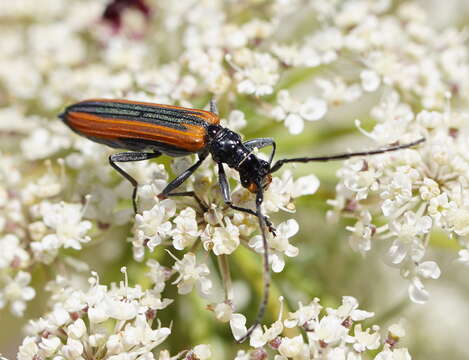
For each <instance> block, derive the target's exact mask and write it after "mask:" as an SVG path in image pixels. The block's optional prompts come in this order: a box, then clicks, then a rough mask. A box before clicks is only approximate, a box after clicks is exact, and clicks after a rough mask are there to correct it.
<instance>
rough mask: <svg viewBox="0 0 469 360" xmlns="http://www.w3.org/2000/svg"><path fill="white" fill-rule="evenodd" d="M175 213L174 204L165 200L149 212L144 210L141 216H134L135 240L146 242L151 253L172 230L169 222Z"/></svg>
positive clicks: (169, 200)
mask: <svg viewBox="0 0 469 360" xmlns="http://www.w3.org/2000/svg"><path fill="white" fill-rule="evenodd" d="M175 212H176V203H175V202H174V201H173V200H171V199H165V200H163V201H161V202H159V203H157V204H155V206H153V208H152V209H151V210H148V211H147V210H144V211H143V213H142V215H140V214H137V215H135V227H136V231H135V233H136V238H137V240H138V241H139V242H143V241H146V242H147V246H148V248H149V249H150V250H151V251H153V250H154V248H155V247H156V246H158V245H159V244H161V241H162V240H163V238H165V237H166V236H168V235H169V234H170V232H171V229H172V224H171V222H170V221H169V219H170V218H171V217H173V216H174V214H175Z"/></svg>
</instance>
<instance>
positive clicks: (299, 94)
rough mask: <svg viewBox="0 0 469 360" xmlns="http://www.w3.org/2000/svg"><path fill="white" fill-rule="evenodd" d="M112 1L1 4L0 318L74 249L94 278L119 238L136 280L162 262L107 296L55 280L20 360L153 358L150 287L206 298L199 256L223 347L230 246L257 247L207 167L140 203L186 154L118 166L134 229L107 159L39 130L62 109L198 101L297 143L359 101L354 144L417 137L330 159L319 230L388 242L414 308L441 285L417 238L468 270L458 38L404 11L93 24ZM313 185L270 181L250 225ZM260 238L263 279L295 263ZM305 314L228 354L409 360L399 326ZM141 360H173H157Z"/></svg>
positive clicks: (156, 293)
mask: <svg viewBox="0 0 469 360" xmlns="http://www.w3.org/2000/svg"><path fill="white" fill-rule="evenodd" d="M111 2H113V1H112V0H99V1H96V0H69V1H67V2H64V1H61V0H18V1H4V2H1V3H0V33H1V34H2V36H1V40H0V88H1V89H2V91H1V94H0V137H1V140H0V152H1V153H0V249H1V251H0V308H4V307H9V308H10V311H11V312H12V313H13V314H15V315H16V316H22V315H23V313H24V310H25V307H26V302H28V301H30V300H31V299H33V298H34V297H35V294H36V292H38V291H40V288H41V287H42V286H41V284H39V282H40V280H37V282H36V279H35V276H34V271H35V269H37V268H41V269H43V268H47V270H50V271H46V272H47V273H54V274H55V273H58V272H59V271H60V273H61V274H62V273H63V274H64V275H67V276H70V277H72V276H73V275H76V270H77V269H76V267H77V266H78V265H77V262H76V259H75V258H74V256H75V254H77V253H78V252H82V250H83V248H84V247H85V246H86V247H94V246H98V245H99V246H101V245H102V246H103V248H104V249H106V251H99V252H98V251H96V252H94V253H93V255H96V256H97V257H98V256H99V260H98V261H101V260H102V263H103V265H104V266H107V264H108V263H107V262H106V261H109V260H111V259H112V260H119V261H129V259H128V258H125V260H124V257H123V256H121V255H122V254H123V253H124V252H125V249H124V246H125V245H126V244H125V241H118V240H123V239H125V238H127V239H128V242H129V243H131V245H132V250H133V257H134V259H135V260H137V261H138V263H135V262H133V263H132V265H133V266H135V267H139V266H143V262H144V260H147V259H148V258H153V257H156V256H159V254H160V253H163V254H164V255H163V256H166V259H167V260H169V261H172V260H171V259H173V260H174V262H173V263H172V264H171V265H168V268H165V267H163V266H161V265H160V264H159V263H157V262H156V261H152V260H150V261H147V262H146V264H147V265H148V266H149V267H150V268H151V271H150V273H149V275H150V278H151V279H152V280H151V282H152V285H151V286H152V287H151V289H149V290H143V289H142V288H140V287H139V286H138V285H137V286H136V287H134V288H131V287H129V286H128V285H127V284H124V285H121V286H114V287H111V288H107V287H105V286H103V285H100V284H99V282H98V280H97V278H96V277H95V278H94V280H93V281H92V284H91V287H90V288H89V289H88V290H86V291H81V290H76V289H74V288H73V287H71V286H70V285H69V284H68V283H67V282H63V280H60V281H59V282H57V283H56V285H55V286H56V287H55V290H56V291H55V293H56V294H55V295H54V297H53V304H52V306H53V307H52V310H51V311H50V313H48V314H46V315H45V316H44V317H43V318H42V319H41V320H38V321H36V322H34V323H32V325H31V326H30V328H29V336H28V337H27V338H26V339H25V340H24V343H23V345H22V347H21V349H20V358H22V359H23V358H24V359H26V358H34V359H39V358H48V357H57V358H73V359H78V358H82V357H83V358H91V357H94V358H96V359H99V358H104V357H108V358H109V357H112V356H114V358H115V359H117V358H125V357H124V355H122V356H121V354H125V355H127V358H133V359H136V358H139V359H151V358H152V357H153V355H151V354H152V353H151V351H152V349H154V348H155V347H156V346H158V345H159V344H160V343H161V342H162V341H164V339H165V338H166V337H168V336H169V333H170V329H169V325H168V327H162V326H161V325H158V326H157V327H155V326H152V321H153V319H155V312H156V311H157V310H160V309H164V308H165V307H166V306H168V305H169V302H170V301H172V300H168V299H163V298H161V293H162V291H163V290H164V288H165V281H167V280H168V279H170V278H171V277H172V276H174V279H173V284H174V285H176V286H177V291H178V294H180V295H184V294H188V293H190V292H192V291H193V289H197V291H198V293H199V294H200V296H203V297H209V296H213V297H215V298H216V297H218V298H220V297H221V296H220V294H216V290H217V288H219V287H218V285H219V283H220V281H219V279H218V278H217V274H216V273H215V272H214V271H211V270H212V269H211V267H210V265H211V263H210V262H209V261H206V260H207V259H211V258H212V257H213V258H216V259H217V261H218V262H219V264H218V265H219V267H220V273H221V275H222V276H221V277H222V281H221V282H223V284H222V285H223V287H224V288H225V301H224V302H218V303H216V304H215V305H213V306H212V305H211V306H210V307H211V310H213V311H214V313H215V316H216V318H217V319H218V320H220V321H225V322H230V324H231V326H232V328H233V329H235V330H233V332H234V333H235V336H236V337H237V338H239V337H240V336H242V335H243V333H245V331H246V327H245V322H246V319H245V318H243V316H242V315H241V314H237V313H233V310H234V309H233V306H232V303H234V301H233V300H236V299H234V298H233V297H234V292H233V289H232V288H230V286H231V278H230V277H229V273H230V271H229V270H230V269H229V268H228V263H229V261H227V259H226V257H227V256H228V255H232V254H233V253H234V252H235V251H237V250H238V248H239V247H240V246H244V247H246V248H247V249H250V250H252V251H254V252H257V253H262V252H263V247H262V239H261V237H260V236H259V235H258V234H259V224H258V222H257V220H256V218H255V217H254V216H251V215H248V214H246V213H242V212H238V211H234V210H232V209H231V208H229V207H228V206H226V204H224V202H223V199H222V197H221V195H220V191H219V184H218V182H217V177H218V175H217V171H216V169H215V168H214V166H213V163H211V162H210V160H207V161H206V162H205V163H204V164H203V165H202V166H201V167H200V168H199V169H198V170H197V172H196V173H195V174H194V175H193V176H192V177H191V178H190V179H189V180H188V181H187V182H186V183H184V185H183V186H182V187H181V189H180V190H181V191H193V192H194V193H195V194H196V196H197V199H193V198H190V197H177V198H170V199H166V200H161V201H160V200H158V199H157V197H156V196H157V195H158V194H159V193H160V192H161V190H162V189H163V188H164V186H165V185H166V184H167V183H168V181H169V179H170V178H173V177H174V176H175V175H176V174H179V173H181V171H182V170H185V169H187V168H188V166H190V165H191V161H190V159H188V158H184V159H175V160H173V162H172V166H173V169H172V170H171V169H170V168H169V166H168V167H165V166H164V165H161V164H158V163H157V162H144V163H132V164H123V165H122V166H123V167H124V168H125V169H126V171H128V172H129V173H130V174H131V175H132V176H133V177H134V178H135V179H136V180H137V181H138V183H139V184H140V186H139V188H138V195H139V196H138V197H139V199H138V207H139V214H137V215H136V216H135V217H133V216H132V210H131V207H130V200H129V199H130V193H131V188H130V185H129V184H128V182H127V181H126V180H125V179H122V178H121V177H119V175H118V174H116V173H115V172H114V171H113V169H111V168H110V167H109V166H107V165H108V164H107V156H108V155H109V154H110V153H111V150H110V149H106V147H105V146H102V145H100V144H96V143H93V142H91V141H89V140H88V139H84V138H79V137H77V136H73V135H72V134H71V132H70V130H69V129H68V128H67V127H66V126H64V125H63V124H62V123H61V121H60V120H58V119H57V114H59V113H60V112H61V111H62V110H63V108H64V107H65V106H66V105H69V104H71V103H74V102H77V101H79V100H83V99H87V98H103V97H107V98H128V99H134V100H141V101H151V102H156V103H169V104H176V105H181V106H186V107H203V106H205V105H207V103H208V100H209V98H210V97H212V96H214V97H215V98H216V99H217V100H218V103H219V107H220V109H221V114H222V116H223V117H225V118H226V119H222V124H223V125H227V126H229V127H230V128H231V129H233V130H235V131H238V130H240V129H243V127H244V126H245V125H246V123H247V122H246V120H245V117H246V118H247V119H248V120H249V122H250V124H252V128H248V129H247V130H248V131H252V132H251V134H253V133H256V130H253V129H255V128H256V126H257V127H258V128H257V129H259V127H260V126H262V127H264V125H266V128H267V126H269V125H272V127H274V126H275V122H274V121H275V120H277V121H280V122H282V123H283V125H284V126H285V127H286V128H287V129H288V132H289V134H288V135H290V134H300V133H304V132H305V131H306V129H307V127H308V126H313V125H316V124H320V122H317V123H315V124H311V123H309V122H313V121H318V120H321V119H324V118H325V117H326V116H327V115H328V114H329V113H330V112H332V111H335V110H340V109H341V106H343V105H344V106H347V107H348V106H351V105H352V103H354V102H355V101H356V100H360V103H361V101H362V100H370V99H372V100H373V99H374V101H376V102H377V104H376V105H375V106H373V108H372V109H371V111H369V114H365V113H364V112H366V110H365V111H364V112H362V114H363V116H364V117H367V118H370V117H371V118H373V119H376V121H377V125H376V126H375V127H374V129H373V130H372V131H371V132H366V131H364V130H363V129H360V130H362V132H363V133H364V134H365V135H367V136H369V137H370V138H372V139H373V140H374V141H375V142H376V143H377V144H378V145H379V146H384V145H387V144H390V143H395V142H399V143H405V142H409V141H413V140H416V139H418V138H420V137H425V138H426V142H425V143H424V144H423V145H421V146H420V147H419V148H416V149H408V150H405V151H400V152H396V153H390V154H382V155H379V156H375V157H369V158H366V159H365V160H364V159H354V160H350V161H348V162H347V163H346V164H345V165H344V167H343V168H342V169H341V170H340V171H339V173H338V175H339V178H340V182H339V185H338V186H337V196H336V198H335V199H334V200H331V201H330V204H331V205H332V206H333V209H332V210H331V211H330V213H329V217H330V218H337V217H339V216H341V215H345V216H349V217H352V218H353V219H354V221H355V223H354V224H352V225H351V226H349V227H348V229H349V230H350V231H351V233H352V234H351V237H350V242H351V244H352V247H353V248H354V249H357V250H358V251H361V252H363V253H364V252H367V251H368V250H370V248H371V247H372V244H373V240H375V239H383V240H384V241H386V242H387V254H388V260H389V262H390V263H391V264H392V265H393V266H397V267H399V268H400V269H401V274H402V275H403V276H404V277H405V278H407V279H409V281H410V283H411V285H410V287H409V289H410V296H411V298H412V299H413V300H414V301H416V302H424V301H425V300H426V299H427V298H428V293H427V291H426V290H425V288H424V287H423V280H425V279H429V278H433V279H434V278H438V277H439V275H440V270H439V267H438V265H437V264H436V263H435V262H433V261H431V260H427V259H426V250H427V248H428V246H429V243H430V237H431V233H432V231H433V230H440V231H441V232H443V233H444V234H446V235H448V236H451V237H453V238H456V239H457V240H458V241H460V244H461V247H462V250H461V251H460V261H461V262H463V263H465V264H466V265H469V245H468V244H469V242H467V238H468V234H469V201H468V200H467V199H469V157H468V151H467V149H468V146H467V141H465V140H466V139H467V135H468V125H467V124H468V121H467V120H468V119H467V116H465V115H464V114H463V112H464V106H465V103H464V101H465V99H467V98H469V65H468V63H469V61H468V60H469V50H468V49H467V35H466V34H465V33H464V32H460V31H457V30H455V29H446V30H444V31H440V30H435V29H434V28H433V27H432V26H431V25H432V24H431V19H429V18H428V15H427V14H426V12H425V10H424V9H422V8H421V7H420V6H419V5H418V4H417V3H416V2H414V1H405V2H393V1H392V0H380V1H374V0H347V1H329V0H317V1H309V2H304V1H300V0H276V1H260V2H259V1H244V2H233V1H229V2H226V1H222V0H213V1H197V0H178V1H160V2H158V3H157V4H156V3H155V2H152V1H150V0H148V1H144V0H135V1H124V2H122V3H126V4H129V3H134V5H136V4H137V3H139V2H140V3H145V4H146V6H148V7H149V8H151V9H152V10H154V11H152V12H151V16H150V15H149V14H148V13H146V14H143V13H142V11H140V12H139V10H138V6H133V7H132V6H130V5H129V8H128V9H125V6H121V10H119V11H122V14H119V15H118V16H119V22H121V24H120V25H119V26H117V27H114V28H112V27H110V26H108V24H106V23H105V22H104V21H102V18H103V12H104V11H105V8H106V6H107V5H109V3H111ZM114 2H119V1H117V0H115V1H114ZM259 14H262V16H261V15H259ZM300 15H302V16H304V17H305V18H307V19H308V24H304V23H303V20H301V19H300V17H301V16H300ZM168 34H171V37H168ZM297 85H298V86H297ZM363 102H364V103H365V102H366V101H363ZM450 103H451V104H450ZM450 105H451V106H450ZM235 109H242V110H243V111H244V112H242V111H240V110H235ZM451 109H453V110H451ZM230 111H231V112H230ZM269 121H270V123H269ZM259 124H260V125H259ZM248 131H246V133H247V132H248ZM258 136H269V134H264V133H263V134H262V135H258ZM259 156H262V154H259ZM158 161H159V160H158ZM162 161H163V162H164V161H166V160H164V158H163V160H162ZM226 170H227V172H228V175H229V177H230V179H233V181H232V182H230V185H231V186H232V188H233V191H232V199H233V203H234V204H235V205H238V206H243V207H248V208H254V199H253V196H252V194H251V193H249V192H248V191H247V190H246V189H244V188H242V187H241V186H240V184H239V181H238V178H237V174H236V172H235V171H233V170H231V169H226ZM318 186H319V181H318V179H317V178H316V177H315V176H313V175H309V176H303V177H299V178H296V177H295V176H293V175H292V173H291V172H289V171H288V170H286V171H284V172H283V173H282V174H280V175H279V176H276V177H274V178H273V180H272V184H271V185H270V187H269V189H268V190H267V191H266V192H265V198H264V203H263V205H262V206H263V211H264V213H265V214H266V215H268V216H271V215H272V214H274V213H277V212H279V211H280V210H281V211H283V212H287V213H293V212H294V211H295V205H294V199H295V198H297V197H299V196H302V195H307V194H313V193H315V192H316V190H317V188H318ZM130 224H132V225H133V227H132V230H131V231H132V233H131V234H130V231H129V230H130V226H131V225H130ZM274 225H275V227H276V229H277V236H276V237H273V236H272V235H271V234H268V239H267V240H268V246H269V252H270V257H269V261H270V267H271V269H272V270H273V271H274V272H281V271H282V270H283V269H284V267H285V258H286V257H295V256H297V255H299V252H300V251H299V248H297V247H296V246H294V245H293V244H291V241H292V237H293V236H294V235H295V234H297V233H298V232H299V231H300V229H299V225H298V223H297V222H296V220H295V219H293V218H290V219H285V220H284V221H283V222H281V223H279V224H274ZM119 237H120V238H119ZM116 238H117V239H116ZM110 241H113V242H112V243H111V245H106V244H109V243H110ZM384 241H383V242H384ZM103 244H104V245H103ZM105 245H106V246H107V247H105ZM127 245H128V244H127ZM167 248H169V249H167ZM100 249H101V248H100ZM109 249H111V250H112V251H111V250H110V251H107V250H109ZM163 249H165V250H169V251H168V253H166V252H164V251H161V250H163ZM98 253H99V254H98ZM119 256H121V258H119ZM259 258H260V257H259ZM230 260H231V259H230ZM74 261H75V263H74ZM115 263H118V261H116V262H115ZM71 264H72V266H70V265H71ZM73 264H74V265H73ZM73 267H75V268H73ZM62 282H63V283H62ZM59 283H60V284H61V285H59ZM51 286H52V285H51ZM61 287H63V288H64V289H63V290H60V288H61ZM220 287H221V286H220ZM346 309H349V310H346ZM320 312H321V308H320V306H319V304H318V303H317V302H316V301H315V302H313V303H312V304H311V305H308V306H302V305H300V310H298V312H297V313H295V314H297V315H290V316H289V317H288V318H287V319H286V320H285V321H283V322H282V321H281V320H279V321H278V322H276V323H274V325H273V326H272V327H271V328H269V329H267V330H261V329H258V330H256V332H255V333H254V335H253V336H252V337H251V339H250V341H251V345H252V346H254V347H256V348H258V349H256V350H254V351H251V352H249V353H245V354H241V353H240V354H239V355H238V358H239V359H242V358H243V356H244V357H247V356H251V357H252V358H259V359H262V358H263V356H264V352H263V351H264V350H263V348H264V346H265V345H267V344H268V345H270V346H271V347H272V348H273V349H274V350H275V351H276V352H277V354H276V359H277V360H280V359H285V358H295V359H302V358H308V356H313V357H323V358H326V357H328V358H347V359H359V358H361V355H362V354H363V353H364V352H366V351H368V350H375V351H378V350H377V349H382V350H381V352H380V354H379V355H377V356H378V357H377V358H378V359H380V360H381V359H392V358H402V359H407V358H408V357H409V355H408V353H407V352H406V351H405V350H401V349H397V348H395V346H394V345H395V344H394V342H393V341H394V340H392V339H395V338H397V337H399V336H400V335H399V334H397V333H398V332H399V331H397V330H396V331H391V333H392V334H394V335H392V336H391V337H390V338H389V337H388V339H386V341H385V345H384V348H383V347H382V346H383V341H382V340H381V338H380V337H379V336H378V335H377V328H372V329H371V330H366V331H362V328H361V327H360V326H359V324H358V325H355V324H353V322H354V321H360V320H363V318H364V317H366V316H368V315H367V314H365V313H362V312H358V311H357V310H356V302H355V300H352V299H351V298H346V299H344V304H343V305H342V307H340V308H339V309H337V310H333V309H327V310H326V314H324V315H321V314H320ZM357 314H359V315H357ZM365 315H366V316H365ZM357 316H358V317H357ZM285 327H286V328H290V327H298V328H300V329H302V330H303V331H305V336H302V337H298V336H297V337H282V336H281V332H282V331H283V330H284V328H285ZM256 351H257V353H256ZM119 356H120V357H119ZM209 356H210V350H209V349H208V347H206V346H204V345H200V346H196V347H194V348H192V349H191V350H189V351H185V352H183V353H181V354H178V355H176V357H174V356H173V357H172V358H177V357H186V358H187V359H205V358H208V357H209ZM341 356H342V357H341ZM158 358H159V359H161V360H163V359H165V360H166V359H171V356H170V354H169V352H167V351H165V350H161V352H160V353H159V357H158Z"/></svg>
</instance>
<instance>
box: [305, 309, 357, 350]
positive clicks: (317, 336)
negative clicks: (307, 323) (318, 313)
mask: <svg viewBox="0 0 469 360" xmlns="http://www.w3.org/2000/svg"><path fill="white" fill-rule="evenodd" d="M342 323H343V319H341V318H339V317H337V316H334V315H327V316H324V317H322V318H321V320H319V322H318V323H317V324H315V326H314V329H313V330H314V332H313V333H308V336H309V337H310V338H311V339H313V340H314V341H322V342H324V343H326V344H335V343H337V342H339V341H340V340H341V339H343V338H344V337H345V336H346V335H347V333H348V329H347V328H346V327H345V326H343V325H342Z"/></svg>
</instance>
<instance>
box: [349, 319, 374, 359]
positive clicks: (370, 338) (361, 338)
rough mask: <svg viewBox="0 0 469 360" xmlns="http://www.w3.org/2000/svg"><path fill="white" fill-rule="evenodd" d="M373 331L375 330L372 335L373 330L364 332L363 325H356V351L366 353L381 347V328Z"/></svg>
mask: <svg viewBox="0 0 469 360" xmlns="http://www.w3.org/2000/svg"><path fill="white" fill-rule="evenodd" d="M373 330H375V331H374V332H373V333H371V329H366V330H365V331H362V325H361V324H358V325H355V327H354V344H353V348H354V349H355V351H357V352H364V351H366V350H367V349H369V350H375V349H377V348H378V347H379V346H380V335H379V332H378V330H379V328H376V329H373Z"/></svg>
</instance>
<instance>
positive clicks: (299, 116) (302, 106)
mask: <svg viewBox="0 0 469 360" xmlns="http://www.w3.org/2000/svg"><path fill="white" fill-rule="evenodd" d="M277 101H278V104H279V105H278V106H276V107H274V108H273V110H272V116H273V117H274V118H276V119H277V120H279V121H284V122H285V126H286V127H287V128H288V129H289V131H290V133H291V134H295V135H296V134H299V133H301V132H302V131H303V121H304V120H306V121H316V120H319V119H321V118H322V117H323V116H324V115H325V114H326V112H327V103H326V102H325V101H324V100H322V99H319V98H316V97H309V98H307V99H306V101H304V102H299V101H295V100H294V99H292V98H291V96H290V93H289V92H288V90H281V91H279V93H278V95H277Z"/></svg>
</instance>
